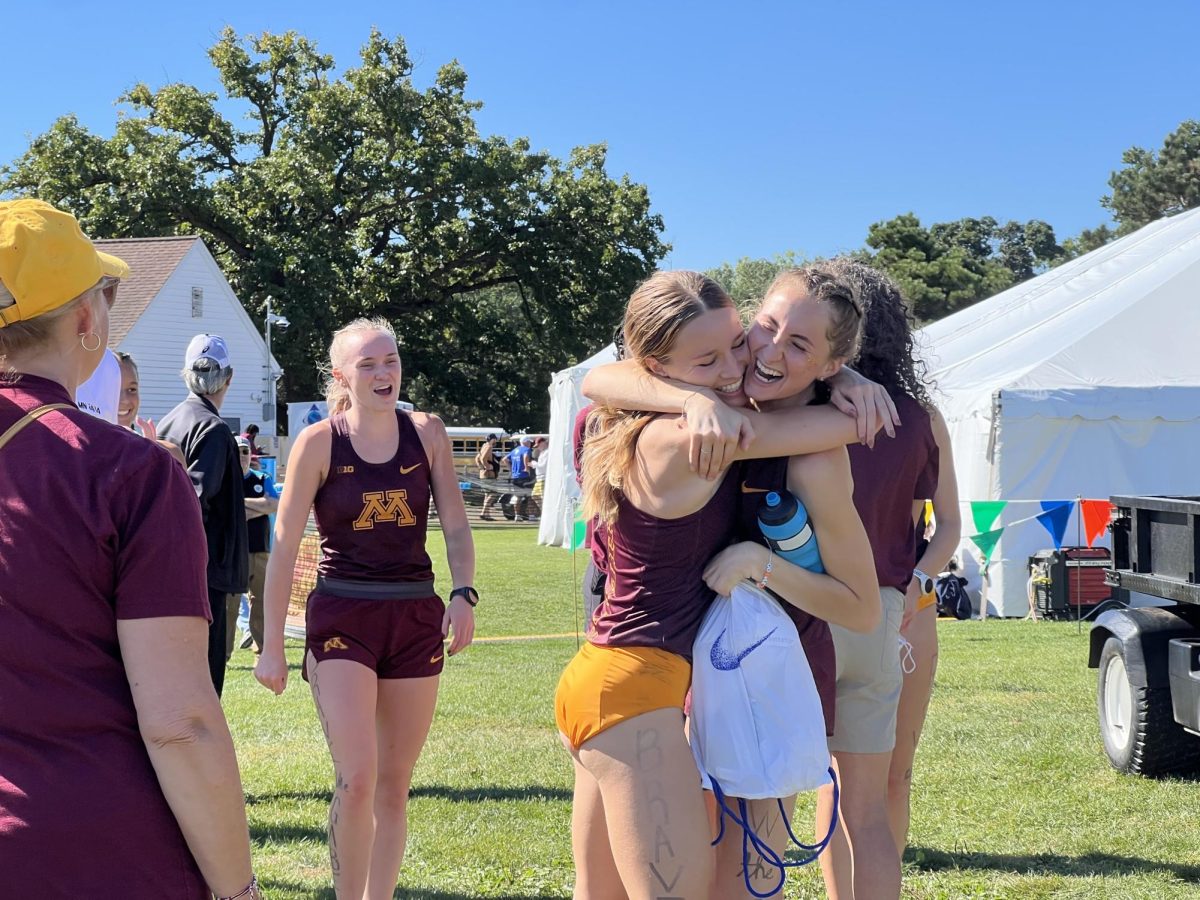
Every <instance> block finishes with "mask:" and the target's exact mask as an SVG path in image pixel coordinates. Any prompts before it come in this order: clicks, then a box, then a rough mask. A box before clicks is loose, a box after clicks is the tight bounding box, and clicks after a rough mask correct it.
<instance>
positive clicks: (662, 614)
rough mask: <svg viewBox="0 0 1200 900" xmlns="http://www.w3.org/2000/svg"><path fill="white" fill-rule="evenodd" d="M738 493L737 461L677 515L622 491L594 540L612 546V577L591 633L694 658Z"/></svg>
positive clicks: (596, 640)
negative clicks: (712, 570)
mask: <svg viewBox="0 0 1200 900" xmlns="http://www.w3.org/2000/svg"><path fill="white" fill-rule="evenodd" d="M737 497H738V467H737V466H733V467H732V468H731V469H730V470H729V471H728V472H726V474H725V478H724V480H723V481H722V482H721V484H720V485H719V486H718V488H717V490H716V493H714V494H713V496H712V498H711V499H710V500H709V501H708V503H706V504H705V505H704V506H703V507H701V508H700V509H699V510H697V511H696V512H694V513H692V514H691V515H687V516H683V517H681V518H678V519H660V518H659V517H658V516H653V515H650V513H646V512H642V511H641V510H639V509H638V508H637V507H635V506H634V505H633V504H632V503H630V502H629V501H628V500H626V499H625V498H623V497H622V498H620V499H619V500H618V504H617V518H616V520H615V521H614V522H613V523H612V524H611V525H609V526H607V527H606V528H604V529H603V534H601V533H600V532H598V533H597V535H596V543H600V541H601V540H602V539H603V540H604V542H605V545H606V546H605V550H606V553H605V565H606V566H607V569H606V570H605V571H606V572H607V574H608V581H607V583H606V584H605V590H604V601H603V602H602V603H601V604H600V606H599V607H597V609H596V614H595V615H594V616H593V617H592V621H591V625H590V627H589V629H588V635H587V637H588V640H589V641H591V642H592V643H593V644H596V645H598V646H602V647H603V646H613V647H658V648H659V649H662V650H668V651H670V652H671V653H677V654H679V655H680V656H682V657H684V658H685V659H687V660H691V658H692V644H694V643H695V641H696V634H697V633H698V632H699V630H700V623H701V620H702V619H703V618H704V613H705V612H706V611H707V610H708V604H709V603H711V602H712V599H713V597H714V596H715V595H714V593H713V592H712V591H711V590H710V589H709V587H708V585H706V584H705V583H704V579H703V578H702V577H701V575H702V573H703V572H704V567H705V566H707V565H708V561H709V560H710V559H712V558H713V555H714V554H716V553H717V551H718V550H722V549H724V548H725V547H726V546H727V545H728V544H729V538H730V537H731V536H732V534H733V524H734V513H735V511H736V509H737Z"/></svg>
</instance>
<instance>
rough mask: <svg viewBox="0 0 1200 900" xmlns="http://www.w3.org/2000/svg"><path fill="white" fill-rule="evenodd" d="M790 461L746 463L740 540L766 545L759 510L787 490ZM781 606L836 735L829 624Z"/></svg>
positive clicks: (787, 605) (834, 663)
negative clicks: (764, 502)
mask: <svg viewBox="0 0 1200 900" xmlns="http://www.w3.org/2000/svg"><path fill="white" fill-rule="evenodd" d="M787 474H788V458H787V457H786V456H778V457H775V458H773V459H749V460H746V461H745V462H743V463H742V472H741V482H740V483H741V497H740V499H741V503H739V504H738V512H737V539H738V540H739V541H753V542H754V543H756V544H766V542H767V541H766V538H764V537H763V534H762V530H761V529H760V528H759V527H758V509H759V506H760V505H761V504H762V500H763V497H764V496H766V495H767V494H768V493H769V492H770V491H777V492H782V491H786V490H787ZM779 605H780V606H782V607H783V611H784V612H786V613H787V614H788V618H790V619H791V620H792V621H793V622H794V623H795V624H796V631H797V632H799V634H800V644H801V646H803V647H804V654H805V656H807V657H808V667H809V668H810V669H812V674H813V681H814V682H815V683H816V685H817V693H818V694H819V695H820V697H821V708H822V709H823V710H824V711H825V733H826V734H827V735H832V734H833V721H834V719H833V717H834V706H835V702H834V701H835V698H836V694H837V656H836V654H835V652H834V646H833V635H832V634H831V633H830V631H829V623H828V622H826V621H825V620H824V619H818V618H816V617H815V616H812V615H810V614H809V613H806V612H805V611H804V610H802V609H800V608H799V607H796V606H793V605H792V604H790V603H788V602H787V601H786V600H780V603H779Z"/></svg>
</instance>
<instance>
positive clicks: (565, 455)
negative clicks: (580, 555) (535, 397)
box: [538, 344, 617, 549]
mask: <svg viewBox="0 0 1200 900" xmlns="http://www.w3.org/2000/svg"><path fill="white" fill-rule="evenodd" d="M616 358H617V348H616V347H615V346H614V345H613V344H609V345H608V346H607V347H605V348H604V349H603V350H601V351H600V352H599V353H597V354H595V355H594V356H590V357H588V358H587V359H585V360H584V361H583V362H581V363H578V364H577V365H574V366H572V367H571V368H569V369H563V370H562V371H561V372H557V373H555V375H554V379H553V380H552V381H551V382H550V446H549V447H547V448H546V452H547V453H549V454H550V462H549V464H548V465H547V466H546V486H545V496H544V497H543V498H542V519H541V523H540V525H539V526H538V543H539V544H550V545H553V546H557V547H566V548H568V549H569V548H570V546H571V533H572V531H573V529H574V521H575V505H576V502H577V501H578V499H579V485H578V484H576V482H575V460H574V450H573V447H572V440H571V437H572V436H571V429H572V427H573V426H574V424H575V417H576V416H577V415H578V414H579V411H580V410H581V409H583V408H584V406H586V405H587V401H586V400H585V399H584V397H583V394H582V393H581V392H580V390H579V386H580V385H581V384H582V383H583V376H584V375H585V374H587V371H588V369H591V368H594V367H595V366H598V365H601V364H602V363H607V362H615V361H616Z"/></svg>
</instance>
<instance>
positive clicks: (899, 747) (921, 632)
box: [888, 606, 937, 859]
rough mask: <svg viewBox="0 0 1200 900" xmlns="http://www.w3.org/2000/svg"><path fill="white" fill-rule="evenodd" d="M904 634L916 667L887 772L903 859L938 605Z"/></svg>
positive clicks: (907, 682)
mask: <svg viewBox="0 0 1200 900" xmlns="http://www.w3.org/2000/svg"><path fill="white" fill-rule="evenodd" d="M905 637H907V638H908V640H909V642H910V643H911V644H912V655H913V660H914V661H915V662H916V664H917V667H916V669H914V670H913V672H912V673H911V674H909V675H905V676H904V689H903V690H902V691H901V693H900V706H899V709H898V710H897V712H896V749H895V750H893V751H892V762H891V768H890V769H889V771H888V820H889V822H890V823H891V828H892V837H893V838H894V839H895V841H896V851H897V852H898V853H899V854H900V858H901V859H903V858H904V848H905V847H906V846H908V823H909V802H910V801H909V798H910V793H911V791H912V773H913V760H914V758H915V757H916V754H917V743H918V742H919V741H920V740H921V731H922V729H924V727H925V714H926V713H927V712H928V710H929V698H930V696H931V695H932V694H933V676H934V674H935V673H936V672H937V607H934V606H930V607H929V608H928V609H923V610H921V611H920V612H919V613H917V614H916V615H915V616H914V617H913V620H912V622H911V624H910V625H909V627H908V632H907V634H906V635H905Z"/></svg>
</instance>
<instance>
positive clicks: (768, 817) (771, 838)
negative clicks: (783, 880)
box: [712, 796, 796, 900]
mask: <svg viewBox="0 0 1200 900" xmlns="http://www.w3.org/2000/svg"><path fill="white" fill-rule="evenodd" d="M725 802H726V803H728V804H729V807H730V809H732V810H734V811H735V812H736V811H737V808H738V805H737V802H738V801H737V798H736V797H726V798H725ZM783 807H784V809H785V810H786V811H787V815H788V817H789V819H790V818H791V815H792V811H793V810H794V809H795V807H796V798H795V797H794V796H792V797H788V798H787V799H785V800H784V801H783ZM746 813H747V815H748V816H749V822H750V827H751V828H753V829H754V833H755V834H756V835H758V837H759V838H761V839H762V841H763V843H765V844H767V846H769V847H770V848H771V849H772V850H774V851H775V852H776V853H778V854H779V855H780V856H783V852H784V850H786V849H787V846H788V834H787V829H786V828H785V827H784V824H783V820H782V819H781V818H780V815H779V801H778V800H747V801H746ZM717 815H718V816H719V815H720V812H719V811H718V813H717ZM714 836H715V835H714ZM716 857H717V874H716V877H715V879H714V887H713V891H712V895H713V896H714V897H720V898H722V900H724V898H726V897H728V898H729V900H743V898H749V897H753V896H754V895H753V894H751V893H750V892H749V891H748V890H746V879H745V876H744V874H743V872H744V870H745V869H746V868H747V867H746V866H745V865H743V860H742V828H741V826H740V825H736V824H734V823H733V822H731V821H730V820H729V819H726V820H725V835H724V837H722V838H721V842H720V843H719V844H717V847H716ZM748 868H749V871H750V883H751V884H752V885H753V886H754V889H755V890H756V891H758V892H760V893H766V892H767V891H770V890H772V889H773V888H774V887H775V886H776V885H777V884H779V881H780V871H779V869H778V868H776V867H775V866H774V865H773V864H771V863H769V862H768V861H767V860H765V859H763V857H762V856H760V855H759V854H758V853H757V852H756V851H755V850H754V848H753V847H751V848H750V860H749V866H748Z"/></svg>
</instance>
